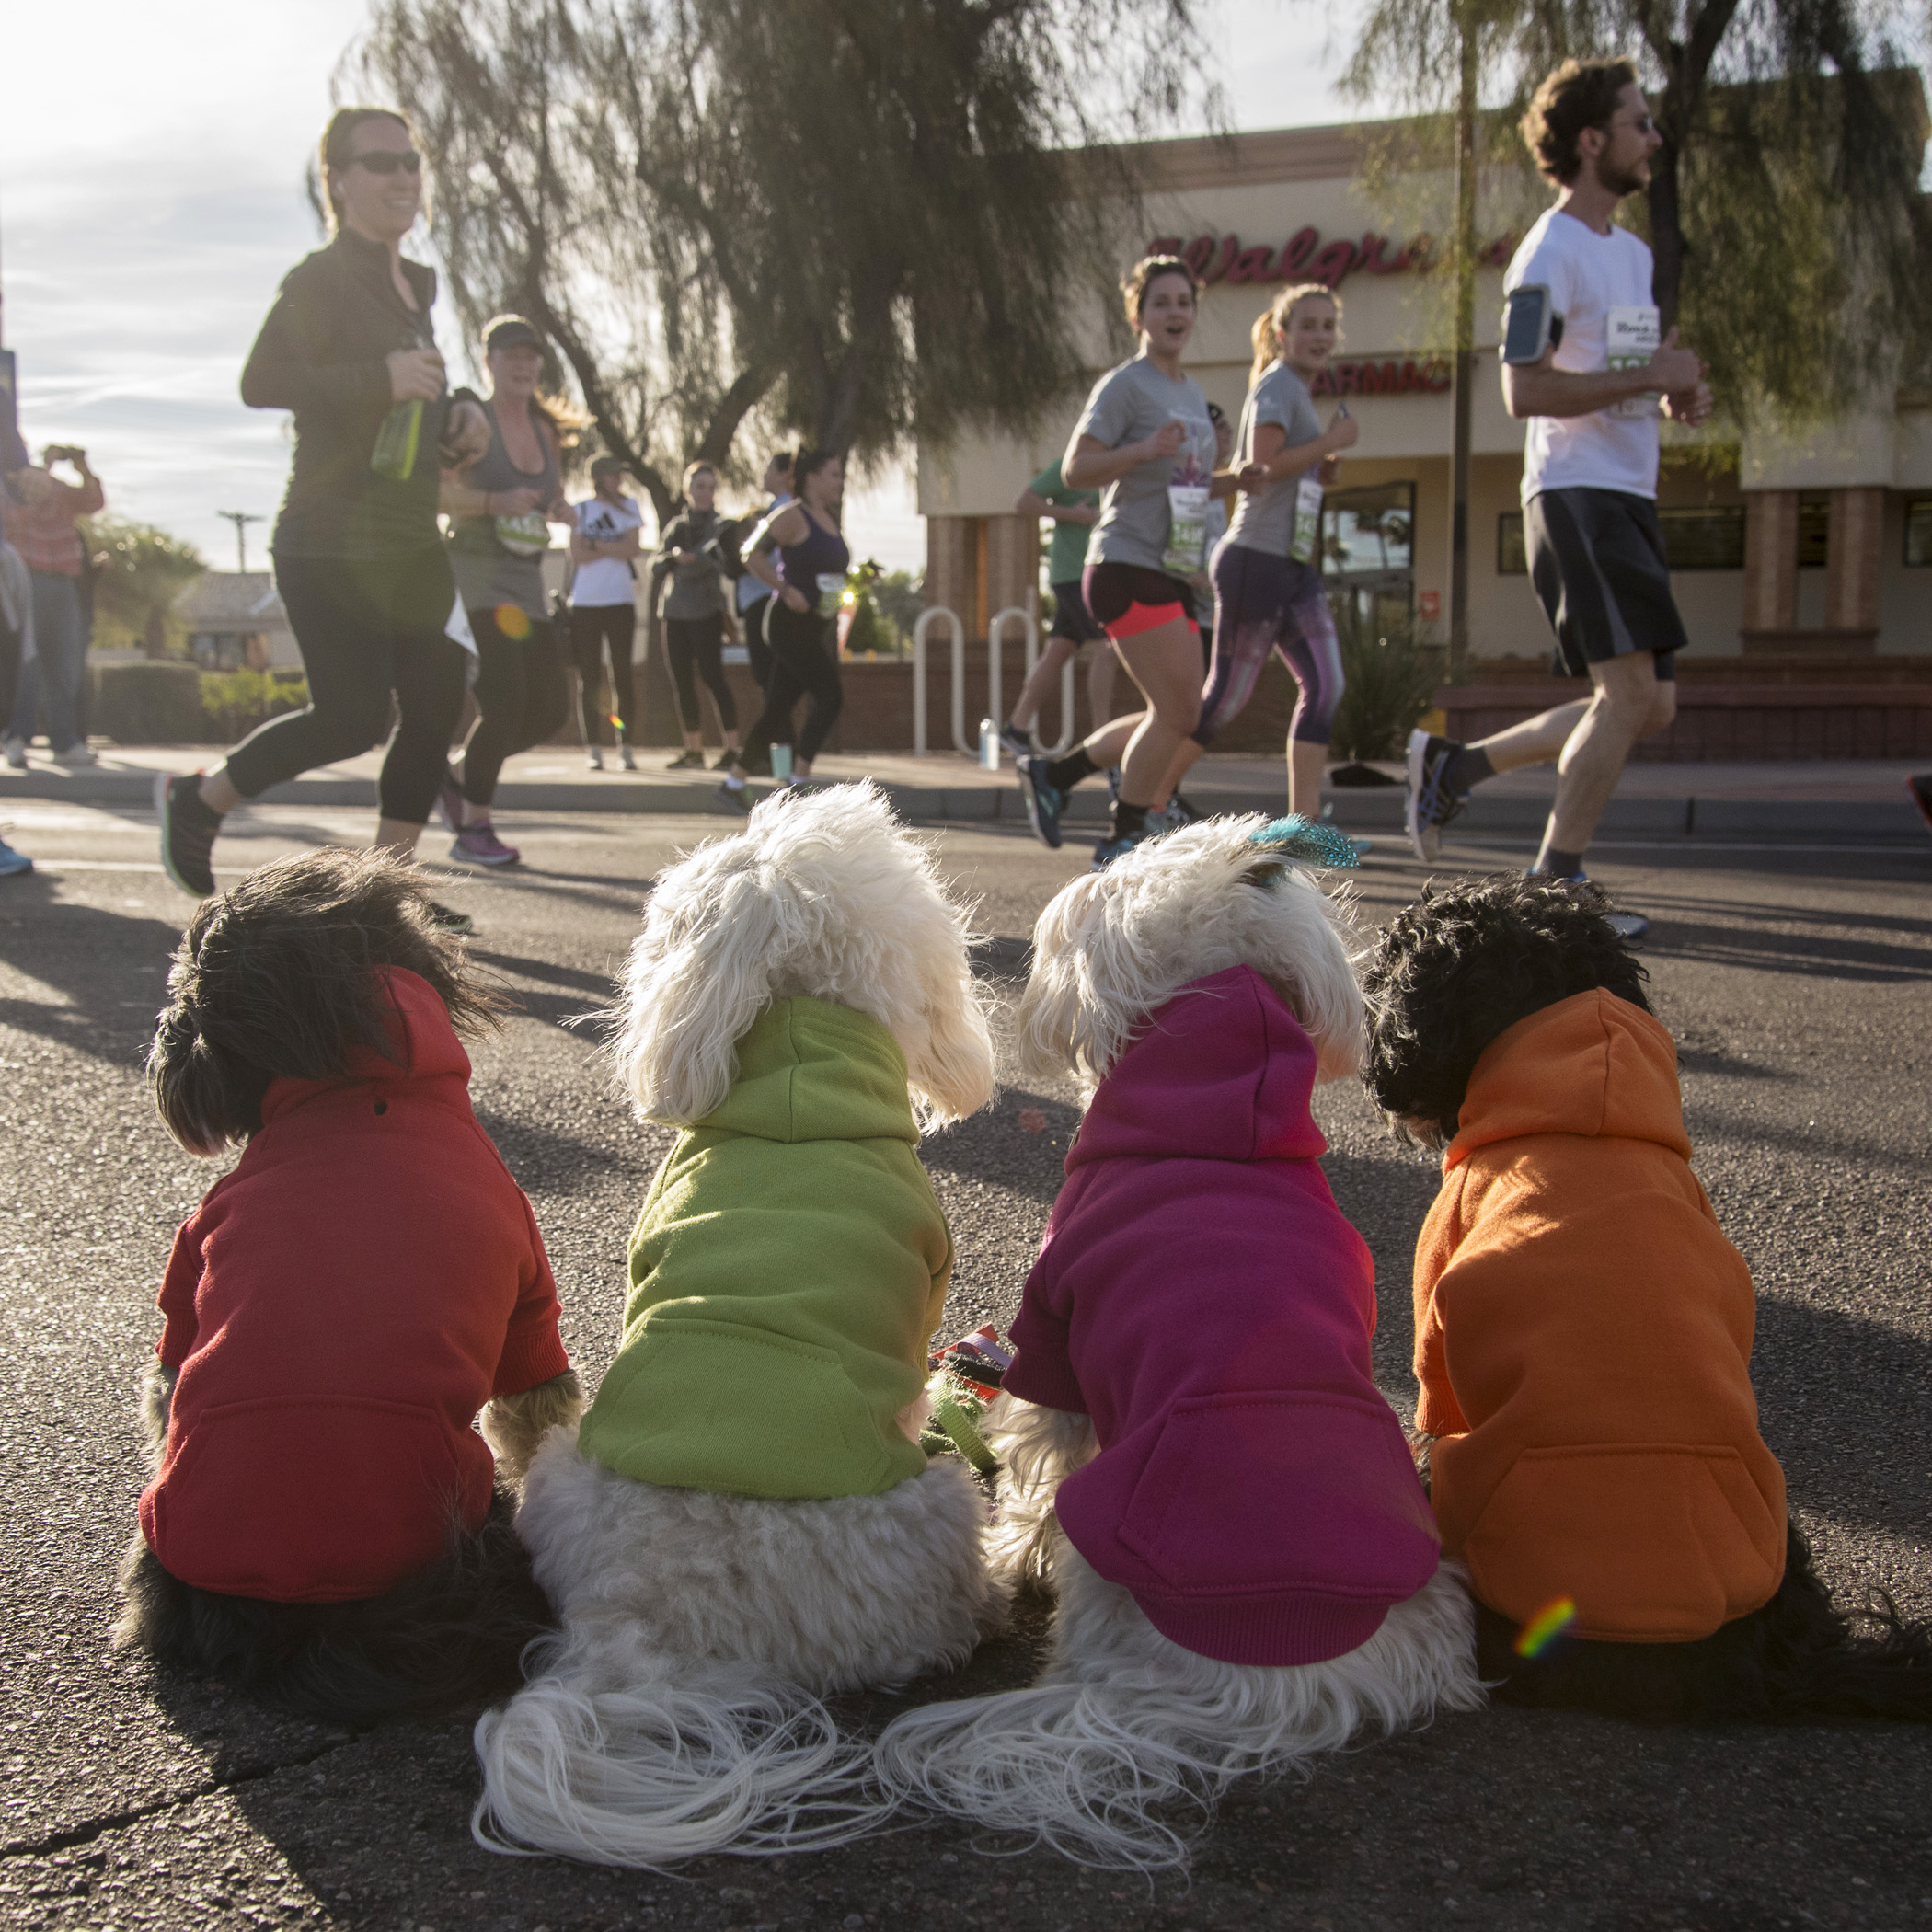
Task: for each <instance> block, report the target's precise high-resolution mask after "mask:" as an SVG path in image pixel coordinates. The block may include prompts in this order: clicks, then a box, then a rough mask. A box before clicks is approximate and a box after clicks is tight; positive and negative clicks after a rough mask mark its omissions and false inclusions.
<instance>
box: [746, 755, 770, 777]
mask: <svg viewBox="0 0 1932 1932" xmlns="http://www.w3.org/2000/svg"><path fill="white" fill-rule="evenodd" d="M738 769H739V770H740V771H742V773H743V774H744V775H745V776H746V777H747V778H769V777H770V776H771V775H772V754H771V752H770V750H769V748H767V749H766V750H765V751H762V752H753V753H750V754H749V755H747V754H746V753H743V752H740V753H739V754H738Z"/></svg>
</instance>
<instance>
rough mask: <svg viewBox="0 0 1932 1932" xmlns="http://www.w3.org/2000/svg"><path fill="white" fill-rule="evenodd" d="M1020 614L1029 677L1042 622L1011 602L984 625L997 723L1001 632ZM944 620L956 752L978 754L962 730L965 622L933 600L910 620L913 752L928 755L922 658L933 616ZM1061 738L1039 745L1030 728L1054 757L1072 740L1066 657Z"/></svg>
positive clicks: (990, 711) (990, 707)
mask: <svg viewBox="0 0 1932 1932" xmlns="http://www.w3.org/2000/svg"><path fill="white" fill-rule="evenodd" d="M1014 618H1018V620H1019V622H1020V623H1021V624H1023V625H1024V626H1025V627H1026V665H1027V675H1028V676H1029V677H1031V676H1032V674H1033V667H1034V666H1035V665H1036V664H1038V663H1039V661H1040V626H1039V625H1038V624H1037V623H1036V622H1035V621H1034V618H1033V614H1032V613H1031V612H1030V611H1029V610H1025V609H1023V608H1022V607H1021V606H1020V605H1018V604H1008V605H1007V607H1006V609H1005V610H1003V611H999V612H996V613H995V615H994V618H993V621H992V623H990V624H989V625H988V626H987V627H986V631H987V637H986V711H987V715H988V716H989V717H990V718H992V719H994V721H995V724H996V723H998V722H999V721H1000V719H1001V716H1002V713H1001V706H1000V700H1001V696H1002V691H1001V682H1002V680H1001V672H1002V670H1003V668H1004V667H1003V665H1002V664H1001V661H1000V657H1001V653H1000V648H999V646H1000V637H1001V634H1002V632H1004V630H1005V629H1006V626H1007V624H1008V623H1009V622H1011V621H1012V620H1013V619H1014ZM942 619H943V620H944V622H945V623H946V625H947V627H949V631H950V633H951V645H952V707H951V709H952V717H951V724H952V742H953V744H954V746H955V748H956V749H957V750H958V751H959V753H960V756H962V757H966V758H977V757H978V756H979V752H980V748H979V742H978V736H977V734H976V733H975V734H974V736H973V737H972V738H971V739H969V738H968V736H967V733H966V627H965V626H964V625H963V624H961V623H960V617H959V613H958V612H957V611H953V610H949V609H948V608H947V606H946V605H945V604H932V605H931V606H929V607H928V608H927V609H926V610H923V611H921V612H920V613H919V617H918V621H917V622H916V623H915V624H914V626H913V755H914V757H915V758H923V757H925V756H926V750H927V743H928V734H927V730H926V707H927V703H928V688H929V687H928V681H927V676H926V633H927V632H928V631H929V630H930V629H931V628H932V627H933V625H934V624H935V623H936V622H938V621H940V620H942ZM1060 719H1061V734H1060V742H1058V743H1057V744H1055V745H1052V746H1041V745H1040V737H1039V733H1038V732H1037V731H1036V732H1035V733H1034V734H1033V743H1034V745H1035V746H1036V747H1040V748H1041V749H1042V750H1046V751H1048V752H1050V753H1051V754H1052V755H1053V756H1055V757H1057V756H1058V755H1059V754H1060V753H1062V752H1064V751H1065V749H1066V748H1067V746H1068V744H1070V743H1071V742H1073V735H1074V666H1073V661H1072V660H1071V659H1069V660H1068V661H1067V664H1066V668H1065V671H1064V674H1063V675H1062V677H1061V680H1060Z"/></svg>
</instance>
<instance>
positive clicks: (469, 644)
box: [443, 592, 477, 658]
mask: <svg viewBox="0 0 1932 1932" xmlns="http://www.w3.org/2000/svg"><path fill="white" fill-rule="evenodd" d="M443 636H444V637H446V638H448V639H449V640H450V642H451V643H452V644H460V645H462V647H463V648H464V650H466V651H468V652H469V654H470V656H471V657H473V658H474V657H475V656H476V655H477V634H476V632H475V631H473V630H472V629H471V628H470V627H469V613H468V612H467V611H466V610H465V609H464V608H463V596H462V592H457V595H456V601H455V602H454V604H451V605H450V615H449V621H448V622H447V623H445V624H444V625H443Z"/></svg>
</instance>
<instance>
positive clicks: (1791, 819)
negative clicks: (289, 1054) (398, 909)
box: [0, 768, 1926, 845]
mask: <svg viewBox="0 0 1932 1932" xmlns="http://www.w3.org/2000/svg"><path fill="white" fill-rule="evenodd" d="M154 782H155V778H154V773H153V772H151V771H146V770H141V771H101V770H98V769H94V770H86V771H78V772H72V773H68V772H52V771H46V770H42V769H38V768H30V769H29V770H27V771H25V772H11V771H10V772H5V773H0V813H4V812H5V811H6V802H7V800H9V799H34V800H37V801H40V800H46V801H62V802H65V803H67V804H72V805H109V806H114V805H121V806H137V807H140V808H141V809H143V810H146V809H148V808H149V807H150V806H151V804H152V802H153V798H154ZM880 789H881V790H882V791H884V792H885V794H886V796H887V797H888V798H890V799H891V801H892V804H893V806H894V808H895V809H896V810H897V811H899V812H900V813H901V814H902V815H903V817H905V818H908V819H915V820H925V821H928V822H949V823H974V822H977V823H982V824H984V823H990V822H997V823H1005V824H1023V823H1025V822H1026V810H1025V807H1024V805H1023V804H1022V803H1021V800H1020V796H1019V788H1018V786H1013V785H1004V786H992V785H972V786H957V787H949V786H910V785H897V784H893V783H891V782H890V781H887V782H883V783H881V785H880ZM769 790H770V787H769V786H761V785H760V784H759V783H758V782H757V781H755V780H754V781H753V786H752V791H753V797H754V798H760V799H762V798H764V797H765V796H766V794H767V792H768V791H769ZM1191 796H1192V798H1193V799H1194V801H1195V803H1196V804H1198V805H1201V806H1203V807H1205V808H1206V809H1207V810H1209V811H1217V812H1246V811H1259V812H1265V813H1266V814H1268V815H1269V816H1270V817H1276V816H1278V815H1279V814H1280V812H1281V811H1282V795H1281V793H1280V792H1279V791H1273V792H1247V791H1231V790H1217V789H1213V788H1209V787H1205V786H1203V787H1201V788H1198V789H1196V790H1195V791H1193V792H1192V793H1191ZM256 802H257V803H259V804H263V805H296V806H308V807H311V808H316V809H321V808H330V809H338V810H339V809H342V808H345V807H346V808H349V809H357V808H360V809H362V810H364V811H370V810H374V805H375V786H374V782H373V781H372V780H370V779H367V778H328V777H305V778H296V779H293V780H291V781H290V783H288V784H286V785H278V786H275V787H274V788H272V789H270V790H269V791H266V792H264V793H262V795H261V797H260V799H258V800H257V801H256ZM496 802H497V805H498V807H499V809H500V810H501V811H506V812H519V811H523V812H555V811H562V812H578V811H581V812H597V813H603V814H606V815H614V816H630V815H633V814H635V815H638V816H642V817H665V816H675V817H684V818H689V817H709V816H712V815H713V814H716V815H717V816H718V817H719V821H720V822H729V821H728V819H727V815H726V814H725V813H723V812H722V811H719V808H718V807H717V806H716V805H715V804H714V802H713V799H712V796H711V788H710V787H709V786H708V785H663V784H650V783H648V782H647V783H642V784H639V783H635V782H633V783H628V784H604V785H595V784H580V783H577V782H574V781H571V780H555V781H551V782H548V783H545V784H518V783H516V782H515V781H514V780H506V781H505V782H504V783H503V784H502V785H501V786H500V787H499V788H498V790H497V798H496ZM1402 806H1403V793H1402V791H1401V789H1400V788H1397V787H1395V786H1390V787H1388V788H1386V789H1383V788H1376V789H1374V790H1369V791H1351V790H1341V791H1338V792H1336V793H1334V794H1333V807H1334V810H1333V822H1334V823H1336V824H1337V825H1339V826H1340V827H1341V828H1342V829H1343V830H1344V831H1349V832H1367V833H1377V832H1379V833H1388V834H1395V835H1397V836H1399V835H1400V834H1401V831H1402ZM1548 811H1549V802H1548V800H1547V799H1545V798H1539V797H1535V796H1532V795H1529V794H1525V793H1510V794H1501V795H1499V794H1496V793H1493V792H1492V793H1490V794H1489V795H1488V796H1484V795H1483V794H1482V793H1479V792H1478V794H1477V795H1476V796H1475V797H1474V798H1472V799H1470V801H1469V804H1468V806H1467V808H1466V811H1464V813H1463V815H1462V816H1461V817H1460V818H1459V819H1458V820H1457V821H1456V832H1457V835H1460V836H1470V835H1475V836H1482V835H1484V834H1498V835H1503V836H1515V835H1524V836H1528V837H1535V836H1536V835H1537V834H1540V833H1541V832H1542V830H1543V824H1544V821H1545V819H1546V817H1547V814H1548ZM1066 818H1067V820H1068V822H1070V823H1073V824H1077V825H1099V824H1102V823H1104V822H1105V821H1106V818H1107V794H1106V791H1105V789H1104V788H1102V787H1100V786H1099V785H1098V784H1095V785H1089V786H1087V787H1085V788H1082V789H1081V790H1080V791H1077V792H1075V794H1074V797H1073V799H1072V800H1071V801H1070V808H1069V810H1068V811H1067V813H1066ZM1597 832H1598V836H1599V837H1614V836H1617V835H1624V836H1635V837H1645V838H1687V837H1705V838H1712V837H1718V838H1738V839H1746V840H1749V839H1791V838H1796V839H1813V840H1817V841H1818V842H1820V843H1821V844H1828V843H1830V842H1832V841H1834V840H1839V839H1848V838H1857V839H1883V840H1886V841H1888V842H1891V841H1896V842H1897V843H1898V844H1900V845H1920V844H1923V843H1924V842H1925V839H1926V827H1925V822H1924V821H1923V820H1922V819H1921V818H1920V817H1919V815H1918V811H1917V810H1916V808H1915V806H1914V805H1913V804H1912V802H1911V801H1910V800H1909V799H1903V798H1902V799H1898V800H1897V802H1896V803H1893V802H1892V801H1890V800H1887V799H1815V800H1783V799H1708V798H1682V799H1645V798H1635V799H1612V800H1611V801H1610V806H1609V809H1608V810H1607V811H1605V812H1604V817H1603V822H1602V823H1601V824H1600V825H1599V826H1598V828H1597Z"/></svg>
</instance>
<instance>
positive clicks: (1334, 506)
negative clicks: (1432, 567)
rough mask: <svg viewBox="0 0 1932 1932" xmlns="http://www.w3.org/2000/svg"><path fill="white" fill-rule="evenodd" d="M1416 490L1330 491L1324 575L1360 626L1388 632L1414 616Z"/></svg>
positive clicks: (1324, 514)
mask: <svg viewBox="0 0 1932 1932" xmlns="http://www.w3.org/2000/svg"><path fill="white" fill-rule="evenodd" d="M1415 541H1416V487H1415V485H1414V484H1413V483H1381V484H1377V485H1376V486H1375V487H1374V489H1331V490H1330V491H1329V492H1328V495H1327V496H1326V497H1325V498H1324V499H1323V500H1322V506H1321V562H1322V575H1323V576H1324V577H1326V578H1327V579H1328V593H1329V596H1330V598H1331V600H1332V599H1333V598H1335V596H1336V594H1337V593H1338V592H1340V593H1343V594H1345V595H1346V596H1347V598H1348V599H1349V601H1350V602H1351V604H1353V605H1354V608H1355V614H1356V616H1357V617H1358V618H1359V619H1360V621H1361V622H1362V623H1363V625H1365V626H1368V627H1371V628H1374V629H1378V630H1381V631H1389V630H1393V629H1396V628H1397V627H1401V626H1405V625H1407V624H1408V623H1409V620H1410V619H1411V618H1412V617H1413V615H1415Z"/></svg>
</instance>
